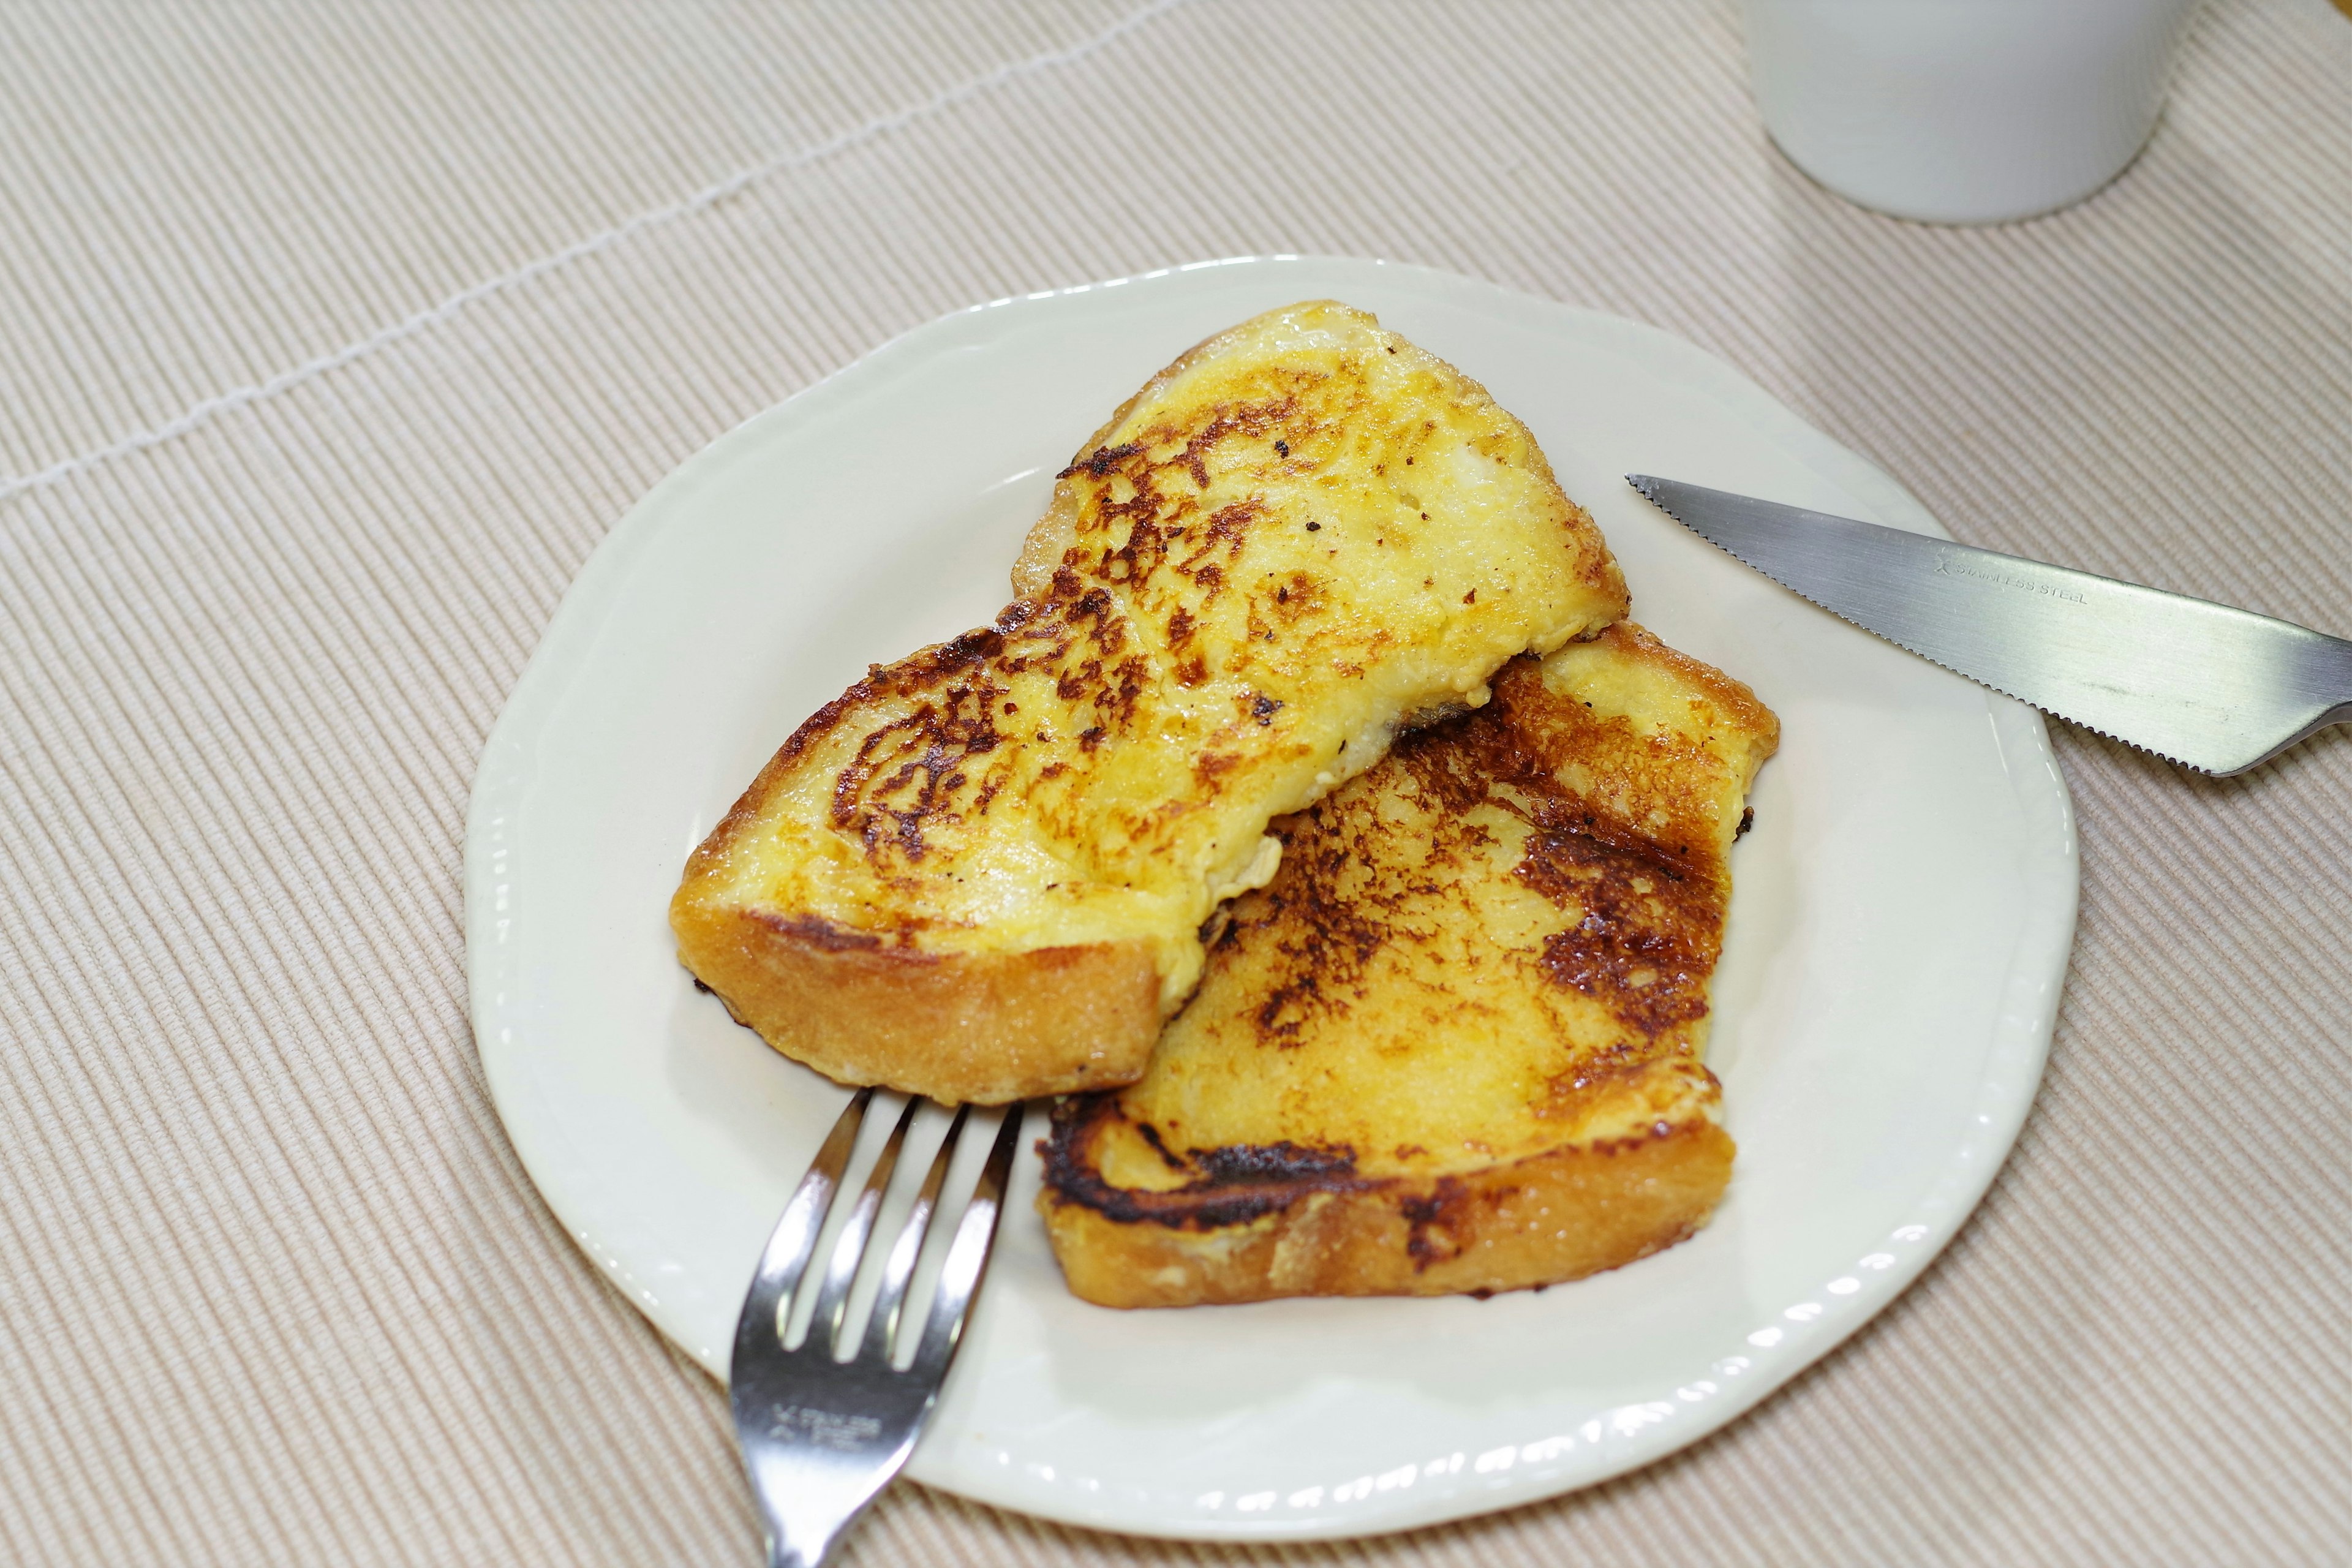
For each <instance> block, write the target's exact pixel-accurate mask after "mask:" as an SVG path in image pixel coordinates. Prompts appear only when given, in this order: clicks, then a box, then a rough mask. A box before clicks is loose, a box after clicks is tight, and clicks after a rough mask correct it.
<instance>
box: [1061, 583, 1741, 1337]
mask: <svg viewBox="0 0 2352 1568" xmlns="http://www.w3.org/2000/svg"><path fill="white" fill-rule="evenodd" d="M1779 735H1780V725H1779V721H1777V720H1776V719H1775V718H1774V717H1773V716H1772V714H1771V712H1770V711H1769V710H1767V709H1766V708H1764V707H1763V705H1762V704H1760V703H1759V702H1758V701H1757V700H1756V698H1755V696H1754V695H1753V694H1752V693H1751V692H1750V691H1748V689H1747V688H1746V687H1744V686H1742V685H1740V684H1739V683H1738V682H1737V681H1735V680H1732V679H1728V678H1727V677H1726V676H1724V675H1722V674H1721V673H1719V672H1717V671H1716V670H1714V669H1711V668H1708V667H1706V665H1703V664H1700V663H1699V662H1697V661H1696V660H1695V659H1691V658H1685V657H1684V656H1683V655H1681V654H1678V653H1675V651H1673V650H1672V649H1670V648H1668V647H1664V645H1663V644H1661V643H1659V642H1658V641H1657V640H1656V639H1655V638H1654V637H1651V636H1650V635H1649V634H1648V633H1646V632H1644V631H1643V630H1642V629H1641V628H1639V627H1638V626H1633V625H1631V624H1630V623H1621V624H1619V625H1617V626H1612V628H1611V629H1610V630H1609V631H1607V632H1605V633H1604V634H1602V635H1601V637H1597V638H1595V639H1593V640H1591V641H1589V642H1580V643H1573V644H1570V645H1569V646H1567V647H1562V648H1560V649H1559V651H1558V652H1556V653H1554V654H1552V655H1551V656H1550V657H1549V658H1546V659H1541V660H1538V659H1536V658H1521V659H1518V660H1517V661H1516V662H1514V663H1513V664H1512V665H1510V666H1509V667H1508V668H1507V669H1506V670H1505V671H1504V672H1503V673H1502V674H1501V675H1500V676H1498V677H1497V678H1496V681H1495V683H1494V700H1493V701H1491V702H1490V703H1488V704H1487V705H1486V706H1485V707H1483V708H1481V709H1479V710H1476V711H1475V712H1472V713H1469V714H1466V715H1463V716H1461V717H1457V718H1454V719H1452V720H1449V721H1444V722H1442V723H1439V724H1435V725H1433V726H1431V727H1429V728H1426V729H1423V730H1420V731H1415V732H1413V733H1412V734H1409V735H1407V736H1405V737H1404V738H1403V739H1402V740H1401V741H1399V742H1397V744H1396V746H1395V748H1394V749H1393V750H1392V751H1391V752H1390V753H1389V755H1388V757H1387V759H1386V760H1385V761H1383V762H1382V763H1381V764H1380V765H1379V766H1378V767H1376V768H1374V769H1372V770H1371V771H1370V772H1369V773H1365V774H1363V775H1362V776H1360V777H1359V778H1357V779H1355V780H1353V781H1351V782H1350V783H1349V784H1346V785H1344V786H1343V787H1341V788H1340V789H1339V790H1337V791H1335V792H1334V793H1333V794H1331V795H1329V796H1328V797H1327V798H1325V799H1324V800H1323V801H1322V802H1320V803H1319V804H1318V805H1315V806H1314V807H1312V808H1311V809H1309V810H1307V811H1305V812H1302V813H1300V814H1298V815H1297V816H1292V817H1289V818H1287V819H1286V820H1284V821H1282V822H1279V823H1277V824H1276V833H1277V835H1278V836H1279V837H1281V839H1282V841H1283V846H1284V848H1283V858H1282V867H1281V869H1280V871H1279V872H1278V873H1277V875H1276V877H1275V879H1274V880H1273V881H1272V882H1271V883H1270V884H1268V885H1267V886H1266V887H1265V888H1264V889H1260V890H1258V891H1255V892H1252V893H1251V894H1249V895H1248V896H1247V897H1245V898H1243V899H1241V900H1236V901H1235V902H1234V905H1233V906H1232V907H1231V910H1230V919H1229V920H1228V921H1226V922H1225V923H1224V925H1223V931H1222V932H1221V933H1220V934H1218V935H1217V936H1216V937H1215V939H1214V941H1213V942H1212V944H1211V949H1210V957H1209V963H1208V970H1207V973H1206V974H1205V976H1204V977H1203V979H1202V984H1201V986H1200V989H1199V991H1198V993H1197V994H1195V995H1194V996H1193V998H1192V1003H1191V1005H1189V1006H1188V1007H1186V1008H1185V1010H1184V1011H1183V1013H1182V1014H1181V1016H1178V1017H1177V1018H1176V1019H1174V1020H1173V1021H1172V1022H1171V1024H1170V1025H1169V1026H1168V1028H1167V1029H1166V1031H1165V1033H1164V1034H1163V1035H1162V1036H1161V1037H1160V1043H1159V1046H1158V1048H1157V1049H1156V1050H1155V1052H1154V1053H1153V1055H1152V1058H1151V1062H1150V1068H1149V1070H1148V1071H1147V1072H1146V1073H1145V1074H1144V1076H1143V1078H1142V1079H1140V1080H1139V1082H1137V1083H1135V1084H1134V1085H1132V1086H1130V1087H1129V1088H1127V1089H1120V1090H1118V1091H1116V1092H1109V1093H1099V1094H1091V1095H1083V1096H1076V1097H1073V1098H1071V1099H1069V1100H1064V1101H1063V1102H1062V1103H1061V1104H1060V1105H1058V1106H1057V1107H1056V1109H1055V1117H1054V1124H1053V1131H1052V1134H1051V1137H1050V1138H1049V1139H1048V1140H1047V1141H1046V1142H1045V1144H1044V1146H1043V1147H1044V1151H1045V1156H1046V1188H1045V1193H1044V1194H1043V1195H1042V1196H1041V1199H1040V1205H1039V1206H1040V1208H1041V1210H1042V1211H1043V1213H1044V1214H1045V1219H1046V1223H1047V1228H1048V1230H1049V1232H1050V1234H1051V1235H1052V1237H1053V1242H1054V1249H1055V1254H1056V1256H1057V1257H1058V1258H1060V1259H1061V1263H1062V1268H1063V1271H1064V1273H1065V1275H1066V1278H1067V1279H1068V1280H1069V1283H1070V1287H1071V1289H1073V1290H1075V1291H1076V1293H1077V1294H1078V1295H1080V1296H1082V1297H1084V1298H1086V1299H1087V1300H1090V1301H1097V1302H1101V1303H1103V1304H1105V1305H1108V1306H1118V1307H1143V1306H1182V1305H1188V1304H1191V1303H1194V1302H1202V1301H1247V1300H1260V1299H1263V1298H1265V1297H1271V1296H1292V1295H1382V1294H1399V1293H1409V1294H1439V1293H1445V1292H1453V1291H1465V1290H1473V1291H1484V1290H1504V1289H1517V1288H1519V1287H1524V1286H1530V1285H1542V1284H1549V1283H1553V1282H1557V1281H1559V1280H1564V1279H1576V1278H1578V1277H1580V1276H1582V1275H1585V1274H1590V1273H1592V1272H1593V1271H1595V1270H1597V1269H1602V1268H1613V1267H1615V1266H1617V1265H1619V1264H1622V1263H1626V1262H1630V1261H1631V1260H1633V1259H1634V1258H1640V1257H1643V1256H1645V1255H1646V1254H1648V1253H1651V1252H1654V1251H1656V1250H1658V1249H1659V1248H1661V1247H1667V1246H1670V1245H1672V1244H1673V1243H1675V1242H1676V1241H1679V1240H1681V1239H1682V1238H1683V1237H1686V1236H1688V1235H1690V1234H1691V1233H1692V1232H1693V1231H1694V1230H1696V1228H1697V1227H1698V1226H1701V1225H1702V1224H1704V1223H1705V1222H1706V1217H1707V1215H1708V1214H1709V1213H1710V1212H1711V1211H1712V1210H1713V1209H1714V1206H1715V1204H1716V1201H1717V1197H1718V1196H1719V1195H1720V1194H1721V1193H1722V1191H1723V1188H1724V1185H1725V1184H1726V1182H1727V1180H1728V1179H1729V1176H1730V1172H1731V1162H1732V1142H1731V1139H1730V1136H1729V1135H1728V1134H1727V1133H1726V1132H1725V1131H1724V1130H1723V1129H1722V1127H1721V1126H1720V1125H1718V1122H1717V1108H1718V1103H1719V1100H1720V1090H1719V1089H1718V1087H1717V1083H1716V1080H1715V1079H1714V1076H1713V1075H1712V1074H1710V1073H1709V1072H1708V1071H1707V1070H1706V1068H1705V1067H1704V1066H1703V1065H1702V1064H1701V1060H1700V1053H1701V1050H1702V1048H1703V1047H1704V1045H1705V1043H1706V1027H1707V1009H1708V983H1709V980H1710V977H1711V976H1712V973H1713V972H1714V968H1715V963H1716V958H1717V953H1718V952H1719V951H1720V948H1721V945H1722V939H1723V922H1724V916H1725V911H1726V909H1727V903H1728V900H1729V898H1730V894H1731V879H1730V872H1729V866H1728V856H1729V851H1730V847H1731V844H1732V841H1733V839H1734V838H1735V837H1737V836H1738V833H1739V832H1740V830H1741V826H1742V816H1743V810H1744V802H1745V798H1746V795H1747V790H1748V784H1750V782H1751V781H1752V780H1753V779H1754V777H1755V774H1756V770H1757V769H1758V767H1759V765H1761V763H1763V761H1764V759H1765V758H1766V757H1768V756H1769V755H1770V754H1771V752H1772V751H1773V749H1774V747H1775V746H1776V745H1777V743H1778V741H1779Z"/></svg>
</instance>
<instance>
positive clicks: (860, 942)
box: [758, 915, 882, 952]
mask: <svg viewBox="0 0 2352 1568" xmlns="http://www.w3.org/2000/svg"><path fill="white" fill-rule="evenodd" d="M758 918H759V920H760V921H761V924H763V925H765V926H767V927H768V928H769V929H770V930H772V931H775V932H776V933H777V934H778V935H779V936H786V937H790V938H792V939H793V941H795V942H806V943H808V945H809V946H811V947H814V948H817V949H820V950H822V951H823V952H872V951H874V950H875V949H876V948H878V947H880V946H881V945H882V938H881V937H880V936H878V935H877V934H876V933H875V932H873V931H857V930H855V929H853V928H852V927H849V926H845V925H840V924H837V923H836V922H835V921H829V920H826V919H825V918H824V916H822V915H761V916H760V917H758Z"/></svg>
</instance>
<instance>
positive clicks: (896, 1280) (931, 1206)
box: [857, 1105, 971, 1362]
mask: <svg viewBox="0 0 2352 1568" xmlns="http://www.w3.org/2000/svg"><path fill="white" fill-rule="evenodd" d="M970 1116H971V1106H969V1105H959V1106H957V1107H956V1113H955V1120H954V1121H950V1122H949V1123H948V1131H947V1136H946V1137H944V1138H942V1139H940V1152H938V1153H937V1154H935V1155H933V1156H932V1157H931V1168H930V1170H929V1173H927V1174H926V1175H925V1176H924V1177H923V1190H922V1191H921V1192H919V1193H918V1194H915V1206H914V1207H913V1208H911V1209H909V1210H908V1212H907V1223H906V1224H905V1225H903V1226H899V1227H898V1240H897V1241H896V1242H894V1243H893V1244H892V1245H891V1247H890V1257H889V1259H888V1261H887V1262H886V1263H884V1264H883V1266H882V1287H881V1289H878V1290H877V1291H876V1292H875V1293H874V1315H873V1316H872V1317H870V1318H868V1319H866V1342H865V1344H864V1345H862V1346H860V1347H859V1349H858V1352H857V1353H858V1355H859V1356H860V1357H866V1358H872V1359H876V1360H880V1361H885V1362H887V1361H888V1360H889V1359H890V1342H891V1340H892V1339H893V1338H894V1337H895V1336H896V1335H897V1334H898V1315H899V1313H900V1311H901V1310H904V1308H905V1307H906V1305H907V1287H908V1285H909V1284H911V1283H913V1282H914V1278H915V1262H916V1260H917V1259H918V1258H921V1257H922V1255H923V1237H924V1236H925V1235H926V1234H927V1233H928V1232H929V1229H930V1226H931V1214H932V1211H934V1210H935V1209H937V1208H938V1207H939V1203H940V1186H941V1185H942V1184H945V1183H946V1181H947V1179H948V1166H949V1164H950V1163H952V1162H953V1161H954V1159H955V1152H956V1143H957V1142H958V1141H959V1140H960V1139H961V1138H962V1136H963V1124H964V1122H965V1121H966V1120H967V1119H968V1118H969V1117H970Z"/></svg>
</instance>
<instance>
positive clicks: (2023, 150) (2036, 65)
mask: <svg viewBox="0 0 2352 1568" xmlns="http://www.w3.org/2000/svg"><path fill="white" fill-rule="evenodd" d="M1746 8H1747V16H1748V71H1749V75H1750V77H1751V79H1753V80H1754V83H1755V87H1756V100H1757V103H1758V104H1759V106H1760V107H1761V108H1762V110H1763V111H1764V124H1765V128H1766V129H1767V130H1769V132H1771V133H1772V140H1773V141H1775V142H1779V143H1780V150H1781V151H1782V152H1783V153H1787V154H1788V155H1789V157H1790V159H1791V160H1792V161H1793V162H1794V163H1796V164H1797V166H1798V167H1799V168H1801V169H1802V170H1804V171H1805V173H1807V174H1811V176H1812V177H1813V178H1815V179H1816V180H1819V181H1820V182H1821V183H1822V184H1824V185H1827V186H1828V187H1829V188H1830V189H1831V190H1833V191H1835V192H1837V193H1838V194H1839V195H1842V196H1845V197H1847V198H1848V199H1850V200H1853V201H1856V202H1859V203H1861V204H1862V205H1864V206H1867V207H1875V208H1877V209H1878V210H1879V211H1881V212H1885V213H1892V214H1894V215H1895V216H1897V217H1907V218H1920V219H1924V220H1926V221H1927V222H1930V223H1997V222H2000V220H2002V219H2005V218H2021V217H2032V216H2034V215H2035V214H2037V213H2045V212H2049V211H2051V210H2052V209H2053V208H2056V207H2063V206H2065V205H2068V204H2069V203H2071V202H2077V201H2080V200H2082V199H2083V198H2084V196H2087V195H2090V194H2091V193H2092V192H2093V191H2095V190H2097V189H2098V188H2099V187H2100V186H2101V185H2104V184H2106V183H2107V182H2108V181H2109V180H2112V179H2114V178H2115V177H2116V174H2120V173H2122V171H2123V168H2124V166H2125V165H2126V163H2130V162H2131V161H2132V158H2133V156H2134V154H2136V153H2138V151H2139V149H2140V146H2141V144H2142V143H2143V142H2146V141H2147V138H2148V134H2149V132H2152V131H2154V130H2155V129H2156V117H2157V114H2158V111H2159V110H2161V109H2162V108H2163V107H2164V92H2165V88H2166V85H2167V84H2168V81H2169V79H2170V77H2171V73H2172V60H2173V56H2174V55H2175V53H2176V52H2178V50H2179V44H2180V38H2181V36H2182V34H2184V33H2185V32H2186V31H2187V30H2188V24H2189V16H2190V15H2191V13H2193V12H2194V11H2195V10H2196V8H2197V0H1746Z"/></svg>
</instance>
